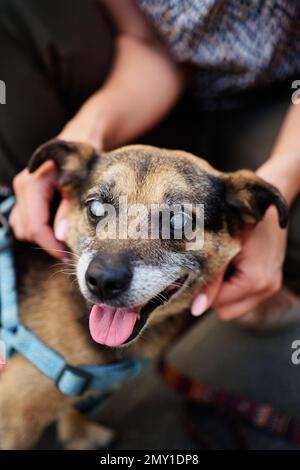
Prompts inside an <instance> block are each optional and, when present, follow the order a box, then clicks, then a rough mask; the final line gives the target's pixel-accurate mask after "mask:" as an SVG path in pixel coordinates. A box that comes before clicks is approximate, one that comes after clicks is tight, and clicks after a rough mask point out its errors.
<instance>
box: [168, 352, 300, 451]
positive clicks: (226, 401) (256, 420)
mask: <svg viewBox="0 0 300 470" xmlns="http://www.w3.org/2000/svg"><path fill="white" fill-rule="evenodd" d="M159 371H160V373H161V375H162V377H163V378H164V380H165V382H166V383H167V384H168V385H169V386H170V387H172V388H173V389H175V390H177V391H178V392H179V393H181V394H182V395H183V396H184V397H185V398H186V399H187V400H188V401H189V402H194V403H199V404H202V405H209V406H213V407H214V408H215V409H216V410H217V411H218V412H219V413H220V414H222V415H227V416H229V417H237V418H241V419H243V420H245V421H247V422H248V423H250V424H251V425H253V426H254V427H256V428H259V429H261V430H263V431H266V432H268V433H269V434H272V435H274V436H277V437H282V438H286V439H288V440H289V441H291V442H293V443H295V444H300V422H299V421H297V420H295V419H294V418H292V417H291V416H289V415H287V414H285V413H281V412H278V411H276V410H275V409H274V408H272V407H271V406H270V405H268V404H264V403H258V402H256V401H253V400H249V398H246V397H243V396H239V395H236V394H232V393H228V392H227V391H225V390H223V389H220V388H216V387H213V386H211V385H209V384H206V383H203V382H198V381H195V380H193V379H190V378H189V377H187V376H186V375H184V374H182V373H181V372H179V371H178V370H177V369H176V368H175V367H174V366H172V365H171V364H169V363H167V362H166V361H164V360H162V361H160V364H159Z"/></svg>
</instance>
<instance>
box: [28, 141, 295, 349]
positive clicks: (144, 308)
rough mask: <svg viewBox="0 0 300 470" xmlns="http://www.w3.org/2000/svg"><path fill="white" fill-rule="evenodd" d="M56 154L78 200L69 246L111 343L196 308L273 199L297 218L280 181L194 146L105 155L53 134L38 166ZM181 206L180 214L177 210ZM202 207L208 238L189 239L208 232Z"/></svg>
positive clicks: (93, 319)
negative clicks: (231, 168) (214, 160)
mask: <svg viewBox="0 0 300 470" xmlns="http://www.w3.org/2000/svg"><path fill="white" fill-rule="evenodd" d="M48 159H52V160H54V162H55V163H56V165H57V168H58V172H59V181H60V185H61V187H62V191H63V192H64V194H65V196H66V197H67V198H69V200H70V202H71V207H72V210H71V213H70V216H69V233H68V238H67V244H68V245H69V247H70V248H71V250H72V252H73V253H74V261H75V263H76V270H77V279H78V283H79V286H80V290H81V292H82V294H83V296H84V297H85V298H86V300H87V302H88V303H90V304H91V305H92V308H91V313H90V320H89V325H90V332H91V335H92V337H93V339H94V340H95V341H96V342H97V343H100V344H105V345H107V346H114V347H119V346H123V345H125V344H129V343H131V342H132V341H134V340H135V339H137V338H138V337H139V335H140V334H141V332H142V331H144V330H145V329H147V328H151V326H152V325H156V324H158V323H159V322H162V321H163V320H164V319H165V318H167V317H168V316H170V315H175V314H179V313H182V312H183V311H184V310H186V309H187V307H188V306H189V305H190V303H191V300H192V298H193V296H194V295H195V293H196V292H197V291H199V290H200V289H201V287H203V285H204V284H205V283H207V282H208V281H209V280H210V279H212V277H213V276H215V275H216V274H217V273H218V272H219V271H220V270H221V269H222V268H223V267H225V266H226V264H228V262H229V261H230V259H231V258H232V257H233V256H234V255H235V254H236V253H237V252H238V250H239V236H240V234H241V233H242V232H243V231H244V230H246V229H249V228H251V227H253V226H254V225H255V224H256V223H257V222H259V221H260V220H261V219H262V218H263V216H264V213H265V211H266V210H267V208H268V207H269V206H270V205H272V204H273V205H275V206H276V208H277V210H278V214H279V222H280V225H281V226H282V227H283V226H285V225H286V223H287V220H286V219H287V206H286V203H285V201H284V199H283V198H282V196H281V195H280V193H279V192H278V191H277V190H276V189H275V188H273V187H272V186H271V185H269V184H267V183H265V182H264V181H262V180H261V179H259V178H258V177H256V176H255V175H254V174H253V173H252V172H250V171H246V170H243V171H240V172H236V173H231V174H223V173H220V172H217V171H216V170H214V169H213V168H212V167H211V166H210V165H209V164H208V163H207V162H205V161H204V160H201V159H200V158H197V157H195V156H193V155H191V154H188V153H186V152H180V151H170V150H165V149H158V148H154V147H150V146H139V145H133V146H127V147H123V148H120V149H118V150H115V151H112V152H108V153H101V154H99V153H97V152H96V151H95V150H94V149H93V148H92V147H90V146H88V145H85V144H79V143H67V142H63V141H51V142H50V143H48V144H46V145H44V146H42V147H41V148H40V149H38V150H37V152H36V153H35V154H34V156H33V157H32V159H31V162H30V166H29V168H30V171H34V170H35V169H36V168H37V167H38V166H39V165H40V164H41V163H43V162H44V161H46V160H48ZM124 204H126V208H124V207H125V206H124ZM158 205H160V206H158ZM157 207H160V208H163V209H162V211H164V210H165V211H166V214H167V217H166V218H165V219H164V217H163V215H162V213H163V212H159V214H160V215H159V216H158V221H159V223H158V230H156V231H155V233H154V234H153V232H152V231H151V227H153V224H154V222H153V221H154V220H156V219H154V218H152V217H155V215H157ZM174 207H175V208H176V210H177V212H174V211H173V210H171V211H169V212H168V209H170V208H171V209H173V208H174ZM185 207H189V209H190V210H189V211H187V210H186V209H185ZM197 207H200V208H202V209H204V213H203V212H201V215H204V218H203V221H204V227H202V226H200V230H202V228H204V243H203V244H201V243H200V244H199V243H194V244H193V243H192V244H191V243H190V244H189V243H188V240H187V239H186V237H185V227H186V225H187V224H190V226H191V227H192V235H193V236H194V237H195V236H196V235H195V234H196V233H198V232H197V230H198V228H199V227H198V226H197V222H198V219H199V213H198V212H197V210H195V208H197ZM154 208H156V212H155V209H154ZM110 209H111V210H110ZM153 209H154V212H153ZM124 210H125V212H124ZM151 211H152V212H151ZM125 213H126V214H127V215H128V217H127V219H126V220H127V222H126V227H125V228H124V221H123V219H122V221H121V215H122V216H124V214H125ZM153 214H154V215H153ZM162 220H164V224H165V226H164V227H163V228H164V229H166V232H165V233H167V236H163V235H162ZM166 224H167V227H166ZM200 225H201V224H200ZM121 226H122V230H120V227H121ZM99 227H100V229H101V230H99ZM195 227H196V228H197V230H196V228H195ZM156 228H157V227H156ZM130 231H131V232H130ZM129 232H130V233H129ZM165 233H164V235H165ZM155 235H156V236H155ZM180 235H181V236H180ZM202 235H203V234H202ZM201 240H202V239H201ZM189 241H191V240H189Z"/></svg>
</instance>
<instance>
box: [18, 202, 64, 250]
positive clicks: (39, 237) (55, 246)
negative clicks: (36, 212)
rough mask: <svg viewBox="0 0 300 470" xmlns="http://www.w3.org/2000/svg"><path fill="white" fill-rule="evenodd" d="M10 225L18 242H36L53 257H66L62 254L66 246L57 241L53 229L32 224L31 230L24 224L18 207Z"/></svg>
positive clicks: (36, 223)
mask: <svg viewBox="0 0 300 470" xmlns="http://www.w3.org/2000/svg"><path fill="white" fill-rule="evenodd" d="M9 225H10V226H11V228H12V229H13V232H14V235H15V237H16V238H17V239H18V240H23V241H34V242H35V243H37V244H38V245H40V247H41V248H43V249H44V250H45V251H47V253H49V254H50V255H51V256H54V257H55V258H58V259H62V258H63V257H64V253H63V252H62V251H63V250H64V248H65V247H64V244H63V243H60V242H58V241H57V240H56V238H55V237H54V234H53V231H52V229H51V227H50V226H48V225H40V224H39V223H38V222H35V223H33V224H31V226H30V230H29V229H28V226H27V227H26V225H24V223H23V218H22V215H21V214H20V210H19V208H18V206H15V207H14V208H13V210H12V212H11V214H10V217H9Z"/></svg>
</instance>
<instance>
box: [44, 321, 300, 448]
mask: <svg viewBox="0 0 300 470" xmlns="http://www.w3.org/2000/svg"><path fill="white" fill-rule="evenodd" d="M299 314H300V312H299ZM299 316H300V315H299ZM295 339H300V323H299V322H297V323H296V324H293V325H291V326H289V327H286V328H284V329H281V330H280V331H273V332H265V333H254V332H251V331H247V330H243V329H241V328H240V327H238V326H236V325H234V324H229V323H224V322H221V321H220V320H218V318H217V316H216V315H215V314H213V313H211V314H209V315H207V316H206V317H205V318H203V319H202V320H200V321H199V322H198V323H197V324H196V326H195V327H194V328H193V329H192V331H191V332H189V333H188V334H187V335H186V336H185V337H184V339H182V340H181V341H180V342H179V343H178V344H177V345H176V347H175V348H174V349H173V351H172V352H171V354H170V360H172V362H173V363H174V364H176V365H177V367H179V368H180V369H181V370H182V371H184V373H186V374H189V375H191V376H193V377H195V378H197V379H198V380H201V381H204V382H207V383H212V384H214V385H217V386H221V387H223V388H225V389H226V390H228V391H232V392H234V393H239V394H242V395H245V396H247V397H249V398H250V399H252V400H257V401H259V402H265V403H269V404H272V405H273V406H274V407H276V409H277V410H279V411H283V412H285V413H290V414H291V415H293V416H294V417H295V418H297V419H298V420H300V399H299V388H300V365H299V366H295V365H293V364H292V362H291V353H292V349H291V344H292V342H293V341H294V340H295ZM182 411H183V401H182V398H181V397H180V396H179V395H178V394H177V393H176V392H174V391H172V390H170V389H169V388H168V387H167V386H166V385H165V384H164V383H163V382H162V380H161V378H160V377H159V375H158V374H157V372H156V371H155V370H154V368H150V369H149V370H147V371H145V372H144V373H143V374H142V375H141V376H139V377H138V378H137V379H135V380H133V381H131V382H130V383H127V384H126V385H125V386H123V388H122V389H121V390H120V391H118V392H117V393H116V394H115V395H114V396H113V398H112V399H111V401H110V403H109V404H108V405H107V407H106V408H105V409H104V410H103V412H102V414H101V416H100V421H101V422H102V423H104V424H106V425H108V426H110V427H112V428H114V429H115V430H116V432H117V435H118V440H117V441H116V443H115V445H114V449H119V450H128V449H143V450H155V449H186V450H189V449H197V448H198V447H197V442H195V441H194V440H193V439H192V438H191V437H190V436H189V435H188V434H187V432H186V430H185V429H184V427H183V423H182ZM193 424H194V426H195V427H196V429H197V428H198V427H199V429H200V426H201V430H202V431H204V432H205V434H206V432H207V435H208V436H209V438H210V442H214V443H215V444H214V447H216V448H228V449H230V448H236V442H235V441H234V440H233V439H232V435H231V433H230V432H228V428H227V426H226V425H224V423H223V422H222V421H220V419H219V418H216V417H215V416H214V415H213V414H211V413H209V414H207V412H205V413H204V411H202V412H201V411H197V410H195V413H194V414H193ZM244 429H245V434H246V437H247V441H248V442H249V444H250V448H251V449H299V448H300V446H298V447H297V446H296V445H293V444H291V443H289V442H287V441H286V440H284V439H279V438H275V437H272V436H269V435H267V434H265V433H263V432H261V431H258V430H256V429H253V428H251V427H250V426H248V425H247V426H245V428H244ZM54 435H55V433H54V428H51V429H50V430H48V431H47V432H46V434H45V436H44V437H43V439H42V440H41V442H40V443H39V446H38V448H40V449H55V448H58V447H59V446H58V444H57V442H56V441H55V437H54Z"/></svg>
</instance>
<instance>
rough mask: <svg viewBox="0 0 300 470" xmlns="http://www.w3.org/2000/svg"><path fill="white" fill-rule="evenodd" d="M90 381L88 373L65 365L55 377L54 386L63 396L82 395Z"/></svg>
mask: <svg viewBox="0 0 300 470" xmlns="http://www.w3.org/2000/svg"><path fill="white" fill-rule="evenodd" d="M92 379H93V376H92V375H91V374H90V373H89V372H86V371H84V370H82V369H79V368H77V367H72V366H70V365H68V364H66V365H65V366H64V367H63V368H62V370H61V371H60V373H59V375H58V376H57V378H56V380H55V385H56V387H57V388H58V389H59V390H60V391H61V392H62V393H64V394H65V395H71V396H74V395H82V394H83V393H84V392H85V391H86V390H87V389H88V388H89V385H90V383H91V381H92Z"/></svg>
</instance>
